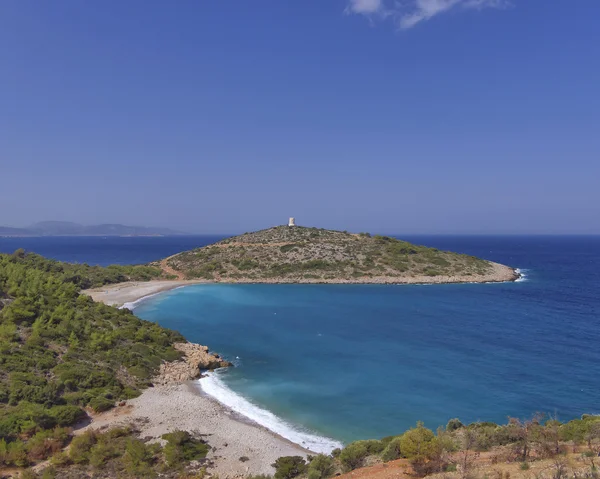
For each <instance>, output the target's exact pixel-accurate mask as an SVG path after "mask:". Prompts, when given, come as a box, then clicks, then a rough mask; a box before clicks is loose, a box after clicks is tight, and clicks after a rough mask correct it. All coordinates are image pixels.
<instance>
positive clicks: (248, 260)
mask: <svg viewBox="0 0 600 479" xmlns="http://www.w3.org/2000/svg"><path fill="white" fill-rule="evenodd" d="M152 266H153V267H158V268H161V269H162V271H163V275H164V276H168V277H171V278H177V279H180V280H184V279H188V280H189V279H196V280H203V281H210V282H233V283H380V284H402V283H465V282H475V283H486V282H504V281H514V280H516V279H518V277H519V275H518V273H517V272H516V271H515V270H514V269H513V268H510V267H508V266H504V265H501V264H498V263H493V262H490V261H486V260H483V259H479V258H475V257H473V256H469V255H465V254H458V253H452V252H448V251H440V250H438V249H435V248H428V247H425V246H418V245H414V244H411V243H408V242H406V241H401V240H398V239H396V238H391V237H389V236H371V235H370V234H368V233H359V234H352V233H348V232H346V231H332V230H326V229H318V228H307V227H301V226H291V227H290V226H276V227H274V228H269V229H266V230H261V231H257V232H254V233H245V234H243V235H240V236H234V237H232V238H228V239H225V240H223V241H220V242H218V243H215V244H212V245H209V246H205V247H202V248H198V249H195V250H191V251H186V252H183V253H179V254H176V255H174V256H171V257H169V258H166V259H164V260H162V261H160V262H156V263H153V264H152Z"/></svg>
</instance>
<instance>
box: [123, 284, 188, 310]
mask: <svg viewBox="0 0 600 479" xmlns="http://www.w3.org/2000/svg"><path fill="white" fill-rule="evenodd" d="M187 286H188V285H185V284H184V285H183V286H177V287H176V288H173V289H168V290H166V291H159V292H158V293H152V294H149V295H147V296H143V297H141V298H140V299H136V300H135V301H132V302H130V303H123V306H119V309H129V310H130V311H133V310H134V309H135V308H136V307H138V306H139V305H140V303H142V302H144V301H146V300H147V299H150V298H153V297H154V296H158V295H159V294H166V293H169V292H170V291H175V290H176V289H181V288H187Z"/></svg>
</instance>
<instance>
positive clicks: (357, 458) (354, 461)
mask: <svg viewBox="0 0 600 479" xmlns="http://www.w3.org/2000/svg"><path fill="white" fill-rule="evenodd" d="M368 455H369V451H368V449H367V446H366V445H365V444H364V441H357V442H353V443H351V444H348V445H347V446H346V447H345V448H344V449H343V450H342V453H341V454H340V462H341V463H342V465H343V466H344V468H345V469H346V470H348V471H352V470H354V469H356V468H358V467H361V466H362V465H363V462H364V460H365V457H367V456H368Z"/></svg>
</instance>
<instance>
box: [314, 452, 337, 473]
mask: <svg viewBox="0 0 600 479" xmlns="http://www.w3.org/2000/svg"><path fill="white" fill-rule="evenodd" d="M334 470H335V468H334V465H333V459H332V458H331V457H330V456H326V455H325V454H318V455H316V456H315V457H313V458H312V461H310V464H309V465H308V477H309V479H327V478H328V477H331V476H332V475H333V473H334Z"/></svg>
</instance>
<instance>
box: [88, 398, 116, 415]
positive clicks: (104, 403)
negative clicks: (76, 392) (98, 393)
mask: <svg viewBox="0 0 600 479" xmlns="http://www.w3.org/2000/svg"><path fill="white" fill-rule="evenodd" d="M89 406H90V407H91V408H92V409H93V410H94V411H95V412H104V411H108V410H109V409H112V408H113V407H114V406H115V403H114V401H111V400H110V399H106V398H103V397H95V398H93V399H92V400H91V401H90V402H89Z"/></svg>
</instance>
